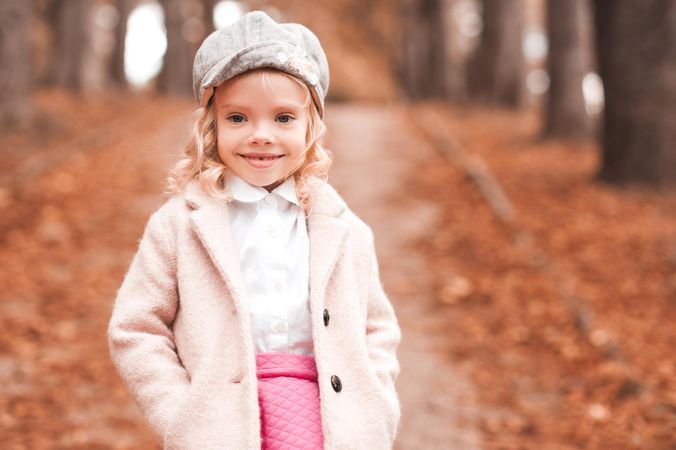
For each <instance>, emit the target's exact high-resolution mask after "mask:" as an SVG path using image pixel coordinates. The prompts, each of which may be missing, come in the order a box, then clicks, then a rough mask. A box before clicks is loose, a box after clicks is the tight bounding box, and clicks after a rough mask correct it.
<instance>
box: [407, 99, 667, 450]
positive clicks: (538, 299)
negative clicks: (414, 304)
mask: <svg viewBox="0 0 676 450" xmlns="http://www.w3.org/2000/svg"><path fill="white" fill-rule="evenodd" d="M430 109H432V110H434V111H435V112H436V113H437V114H438V115H440V116H441V117H443V122H444V123H445V125H446V127H447V132H449V133H450V134H451V135H452V137H453V140H452V142H451V144H452V145H453V146H454V147H455V148H450V144H449V145H446V148H444V145H443V144H440V143H439V139H441V140H442V141H443V137H442V138H440V137H439V136H438V135H442V134H443V133H441V132H440V131H439V130H436V131H435V130H431V131H430V129H429V127H426V126H425V125H426V124H424V123H420V120H421V117H426V116H424V115H423V114H422V113H423V112H429V110H430ZM411 117H412V120H413V121H414V122H417V126H418V128H419V130H420V132H421V133H422V134H423V135H425V137H427V138H428V139H431V140H433V141H435V142H437V145H438V156H439V158H438V159H436V158H432V159H430V160H429V161H428V162H427V163H426V164H424V165H423V166H422V167H420V170H419V172H418V173H416V174H415V176H414V180H413V182H414V183H416V185H417V186H419V188H420V189H421V190H422V191H423V192H424V193H425V195H427V196H429V197H431V198H434V199H435V200H436V201H437V202H438V203H439V204H440V205H442V209H443V213H442V215H441V217H440V219H439V221H438V224H437V226H436V229H435V230H434V232H433V233H431V234H430V236H429V238H428V239H425V240H424V242H423V245H424V246H425V248H426V249H427V251H428V254H429V256H430V258H432V259H433V260H434V264H435V267H436V270H435V271H436V274H437V280H438V286H437V288H438V303H437V305H435V306H434V307H433V308H434V310H435V311H436V313H438V314H443V315H444V316H445V317H446V318H447V321H448V322H447V323H448V333H449V339H448V349H449V359H450V361H451V362H452V364H454V365H460V366H462V367H464V368H465V369H466V370H467V373H468V374H470V378H471V379H472V380H473V381H474V382H475V383H476V384H477V390H478V392H479V393H480V397H481V401H482V402H483V403H484V406H488V407H490V406H493V407H494V410H493V411H492V412H490V409H489V410H488V411H489V412H488V413H484V414H482V417H481V419H480V422H481V424H482V431H483V432H484V439H485V445H486V448H501V449H522V448H523V449H578V448H585V449H610V448H612V449H632V448H645V449H655V450H667V449H673V448H675V446H676V359H675V358H674V349H675V348H676V332H675V328H674V323H676V195H674V194H673V193H671V194H669V193H656V192H650V191H648V190H645V189H641V188H638V187H629V188H616V187H612V186H608V185H603V184H600V183H598V182H595V181H594V176H595V173H596V171H597V166H598V164H599V157H598V153H597V149H596V147H595V146H593V145H591V144H572V143H568V144H566V143H562V142H543V141H540V140H538V138H537V134H538V121H537V120H536V118H535V117H533V116H530V115H517V114H513V113H506V112H504V111H496V110H486V109H477V108H471V107H462V108H461V107H457V108H451V107H444V106H439V105H427V106H422V107H419V108H417V109H416V110H413V111H412V113H411ZM435 134H436V135H437V136H435ZM458 149H461V150H462V152H464V156H465V157H467V156H468V155H475V156H478V157H480V158H481V160H482V161H483V162H484V163H485V165H486V166H487V167H488V168H489V170H490V172H492V174H493V175H494V178H495V179H496V180H498V182H499V183H500V184H501V186H502V188H503V189H504V192H505V193H506V195H507V197H508V198H509V199H510V200H511V202H512V205H513V207H514V211H515V214H514V216H513V220H511V221H501V220H498V218H497V217H496V215H495V214H493V212H492V210H491V209H490V208H488V206H487V205H488V204H487V202H486V199H485V197H483V196H482V195H481V194H480V189H479V188H478V186H477V184H476V183H474V182H473V181H472V179H471V178H470V177H469V176H468V175H467V171H465V170H462V166H463V164H462V163H461V162H458V161H456V159H457V158H450V162H449V159H448V158H445V157H444V156H445V155H447V154H449V153H452V152H453V151H454V150H455V151H457V150H458ZM484 411H486V410H485V409H484Z"/></svg>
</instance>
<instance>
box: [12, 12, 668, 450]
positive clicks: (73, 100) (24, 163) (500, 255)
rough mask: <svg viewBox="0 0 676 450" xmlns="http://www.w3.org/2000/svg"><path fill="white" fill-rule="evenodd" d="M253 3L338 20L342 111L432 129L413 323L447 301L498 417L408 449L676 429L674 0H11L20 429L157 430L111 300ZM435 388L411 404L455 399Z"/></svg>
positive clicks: (486, 414) (27, 440) (69, 437)
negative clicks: (113, 351) (219, 39)
mask: <svg viewBox="0 0 676 450" xmlns="http://www.w3.org/2000/svg"><path fill="white" fill-rule="evenodd" d="M253 9H262V10H265V11H266V12H268V13H269V14H270V15H271V16H273V17H274V18H276V19H277V20H280V21H292V22H301V23H303V24H305V25H307V26H308V27H309V28H310V29H312V30H313V31H314V32H315V33H316V34H317V35H318V36H319V38H320V40H321V42H322V44H323V46H324V48H325V50H326V52H327V55H328V58H329V64H330V69H331V84H330V88H329V96H328V101H329V102H331V103H332V104H333V105H334V106H333V107H334V108H336V111H343V114H346V116H348V117H349V115H350V113H351V112H353V111H362V110H361V109H358V108H361V107H362V106H363V105H368V108H369V109H368V111H370V112H369V114H371V115H372V116H374V117H375V116H378V117H383V118H385V117H388V118H389V117H395V116H391V115H389V114H391V111H396V117H397V121H396V122H395V121H392V122H390V123H391V128H389V129H386V130H384V134H387V133H389V132H391V133H392V135H393V136H398V134H397V133H401V132H402V131H401V130H403V129H405V130H407V131H406V133H407V134H406V136H408V137H407V139H409V140H407V141H406V142H407V144H406V145H414V146H416V148H417V146H419V148H420V151H419V152H418V153H419V156H420V157H419V158H418V159H416V160H415V161H410V162H407V163H406V164H409V166H407V167H408V169H407V172H408V175H407V176H406V177H402V179H401V180H399V181H400V183H401V184H402V185H403V188H404V190H405V192H406V193H405V195H406V196H408V197H407V198H408V199H409V200H411V201H419V202H423V201H426V202H431V203H432V204H433V205H434V207H435V208H436V211H437V213H436V218H435V221H434V223H433V226H431V227H430V228H429V229H427V230H424V232H422V233H421V232H420V230H419V231H418V233H417V234H416V238H415V240H414V242H412V243H411V247H410V249H409V250H410V251H411V252H419V253H420V254H421V255H422V257H423V258H424V260H425V262H426V264H427V266H426V267H428V272H429V276H430V277H431V278H430V282H429V283H426V285H425V286H424V287H419V289H421V290H425V292H428V291H429V292H428V297H423V296H422V295H421V296H420V299H423V298H425V300H424V301H423V300H420V302H421V304H424V310H423V313H421V314H423V316H420V317H418V316H415V317H413V316H411V317H402V318H401V320H402V323H404V324H406V323H408V322H407V321H410V322H414V321H417V322H420V323H426V322H425V321H426V320H432V319H431V317H432V316H434V317H435V319H434V320H437V321H438V320H441V322H434V323H435V324H436V325H435V326H437V328H436V329H435V330H429V333H430V334H434V333H436V335H440V336H443V342H444V346H443V349H442V350H441V354H442V355H443V364H444V366H443V367H445V368H447V369H448V371H449V372H448V373H451V371H458V372H460V373H462V374H464V376H466V377H467V379H469V380H470V381H471V382H472V384H473V386H474V388H475V390H476V392H477V395H476V396H471V398H470V397H467V398H464V397H463V398H458V399H457V403H458V405H461V406H463V407H464V408H466V409H463V410H462V411H465V412H464V413H460V416H463V414H464V415H467V416H468V417H467V418H465V419H464V420H466V423H464V425H463V424H462V423H461V425H460V426H459V427H460V428H463V427H475V428H476V430H477V433H478V436H479V437H478V438H473V440H472V442H465V443H464V444H460V443H455V441H453V442H454V444H453V445H451V444H450V442H451V441H450V440H449V441H447V442H448V443H449V444H448V446H446V445H444V444H439V443H438V442H437V443H433V442H432V441H429V442H426V441H425V440H424V438H421V436H425V432H426V430H424V429H423V428H424V426H420V427H419V428H420V429H418V430H415V429H413V428H414V427H413V426H405V427H404V428H403V429H402V439H401V440H400V443H399V444H398V445H399V448H411V449H413V448H416V449H417V448H449V449H450V448H486V449H526V448H527V449H577V448H589V449H592V448H594V449H634V448H645V449H655V450H673V449H676V359H675V358H674V349H676V332H675V331H674V330H675V329H676V327H675V326H674V324H675V323H676V1H674V0H643V1H639V0H549V1H547V0H315V1H312V2H303V1H299V0H279V1H263V0H251V1H219V0H158V1H154V0H91V1H86V0H2V1H0V167H2V171H1V172H0V267H2V270H1V271H0V288H1V289H0V327H2V332H1V333H0V381H2V383H1V384H2V386H3V387H2V388H0V393H1V395H0V441H1V442H3V444H2V446H3V448H7V449H34V448H35V449H37V448H40V449H42V448H82V449H85V448H86V449H94V448H154V447H152V446H153V445H154V444H152V442H153V441H152V438H151V436H150V435H149V434H148V430H147V429H144V428H143V425H142V423H141V421H140V418H139V416H138V412H136V410H134V409H133V407H132V406H131V401H130V399H129V397H128V396H127V394H126V393H125V391H124V389H123V387H122V386H121V384H120V382H119V380H118V379H117V378H116V375H115V373H114V371H113V369H112V364H111V363H110V361H109V360H108V355H107V350H106V343H105V336H104V334H105V326H106V321H107V319H108V315H109V312H110V307H111V306H112V305H111V303H110V302H111V301H112V299H113V297H114V292H115V289H116V288H117V287H118V285H119V283H120V282H121V279H122V278H121V277H122V275H123V274H124V270H125V268H126V264H128V262H129V258H130V256H131V254H132V252H133V250H134V246H135V243H136V241H135V240H136V239H137V238H138V237H140V234H139V233H140V230H142V225H143V222H144V220H145V218H146V217H147V213H148V212H149V211H150V210H152V208H153V206H156V205H157V194H158V193H159V192H160V189H161V186H162V185H161V182H162V179H163V176H164V174H165V172H166V168H168V167H169V165H170V163H171V161H172V160H173V159H175V157H176V155H177V153H178V152H179V151H180V147H181V145H183V144H184V143H185V142H186V140H187V134H186V132H187V121H188V120H189V115H190V111H191V110H192V109H194V101H193V100H192V99H191V96H192V91H191V86H192V80H191V69H192V62H193V56H194V54H195V51H196V49H197V47H198V46H199V44H200V43H201V41H202V40H203V39H204V38H205V37H206V36H207V35H208V34H209V33H210V32H212V31H213V30H214V29H217V28H219V27H222V26H224V25H226V24H228V23H230V22H231V21H234V20H236V19H237V17H239V15H241V14H242V13H243V12H245V11H248V10H253ZM352 105H356V106H352ZM359 105H362V106H359ZM350 108H357V109H350ZM331 114H332V106H329V108H328V112H327V115H328V120H329V123H331ZM355 120H356V119H355ZM388 120H389V119H388ZM341 123H342V120H341ZM346 124H347V125H346V127H347V129H349V128H350V126H352V125H356V124H355V123H352V124H350V123H349V122H346ZM359 129H360V130H362V131H360V132H359V133H357V132H355V133H354V135H353V136H352V137H351V139H354V140H362V139H364V140H366V139H367V137H368V138H369V139H371V138H373V139H376V141H373V142H381V141H377V139H382V138H379V137H377V136H376V137H373V136H371V134H374V135H375V133H374V132H373V130H371V131H369V130H368V129H366V130H365V131H363V130H364V128H363V127H361V128H359ZM329 130H330V132H329V147H330V148H333V147H340V145H335V146H334V145H332V141H331V130H332V128H331V127H329ZM388 130H389V131H388ZM381 131H382V130H381ZM360 133H362V134H360ZM381 134H382V133H381ZM367 135H368V136H367ZM369 142H371V141H369ZM402 142H403V141H402ZM336 144H337V142H336ZM344 145H345V146H346V147H349V146H350V142H347V141H346V142H345V144H344ZM401 145H402V146H403V145H404V144H403V143H402V144H401ZM167 147H171V149H172V151H174V150H175V151H174V152H173V153H172V154H169V153H167V152H166V151H164V152H162V151H161V150H162V149H163V148H167ZM146 148H157V149H159V150H154V151H146V150H145V149H146ZM393 148H396V146H395V147H393ZM424 148H427V149H429V151H427V150H425V151H424V150H423V149H424ZM426 151H427V153H425V152H426ZM414 153H415V152H414ZM401 154H405V152H404V151H403V150H402V152H401ZM339 156H340V155H337V159H339ZM392 157H393V158H396V157H397V156H396V154H394V156H392ZM354 183H355V186H358V187H359V189H363V190H368V189H369V180H368V179H361V180H357V181H355V182H354ZM131 189H133V190H131ZM402 195H404V194H402ZM132 197H133V198H132ZM415 199H418V200H415ZM392 201H393V202H395V204H396V201H397V200H392ZM400 201H402V202H403V203H402V205H404V204H405V199H403V200H400ZM400 211H401V212H402V215H405V214H406V207H405V206H401V207H400ZM131 217H133V219H131ZM390 219H392V220H395V219H394V218H390ZM384 226H387V225H384ZM376 229H377V227H376ZM376 235H378V233H377V232H376ZM409 250H407V251H409ZM398 257H400V258H406V257H407V254H406V252H404V251H402V252H400V254H399V255H398ZM392 258H393V259H396V258H397V255H395V256H393V257H392ZM383 266H384V271H385V272H386V271H387V267H388V262H387V261H386V262H384V264H383ZM385 284H386V286H390V287H391V289H390V290H391V292H392V295H393V298H394V302H395V306H396V303H397V298H398V296H400V295H401V296H405V293H407V292H409V293H410V292H413V291H415V289H413V291H411V289H412V288H411V287H410V286H403V285H402V283H401V282H399V283H397V280H392V281H388V280H387V276H386V280H385ZM416 289H418V288H416ZM415 292H418V291H415ZM421 292H422V291H421ZM402 298H403V297H402ZM399 301H401V300H399ZM411 314H413V313H411ZM404 331H405V332H406V328H405V327H404ZM404 336H406V334H405V335H404ZM407 364H408V363H407V361H406V360H404V364H403V369H404V371H406V370H411V371H413V372H415V368H414V364H415V363H414V362H413V363H410V364H408V365H407ZM444 376H445V373H444V372H440V373H438V377H444ZM412 379H413V380H414V379H415V377H413V378H412ZM401 390H402V391H403V394H402V395H403V396H404V397H406V396H407V395H411V396H413V395H414V394H412V393H411V394H407V393H406V390H407V387H406V386H401ZM416 392H417V391H416ZM415 395H419V394H417V393H416V394H415ZM423 395H424V396H429V397H430V398H432V397H434V396H435V392H434V391H433V390H430V391H428V392H424V394H423ZM406 402H407V400H406V398H404V406H406V405H407V403H406ZM411 404H414V403H411ZM421 404H422V406H421V407H420V408H421V409H419V410H415V409H413V410H411V409H409V410H406V409H405V410H404V421H406V420H409V419H406V417H407V415H409V416H410V415H416V414H422V415H423V416H424V415H425V414H429V415H430V416H433V415H437V416H440V417H443V415H444V414H446V412H445V411H446V409H449V410H450V409H453V408H455V407H456V406H454V405H442V406H439V405H437V406H434V407H433V406H429V405H428V406H425V403H424V402H423V403H421ZM416 405H417V403H416ZM435 408H436V409H435ZM469 416H471V417H469ZM405 423H406V422H405ZM408 423H415V422H414V421H413V420H412V419H411V420H410V422H408ZM451 428H452V427H450V425H449V430H450V429H451ZM444 432H445V431H439V433H440V434H439V435H441V434H443V433H444ZM416 433H418V434H416ZM449 433H453V431H452V430H451V431H449ZM407 436H408V437H407ZM411 442H417V444H408V443H411Z"/></svg>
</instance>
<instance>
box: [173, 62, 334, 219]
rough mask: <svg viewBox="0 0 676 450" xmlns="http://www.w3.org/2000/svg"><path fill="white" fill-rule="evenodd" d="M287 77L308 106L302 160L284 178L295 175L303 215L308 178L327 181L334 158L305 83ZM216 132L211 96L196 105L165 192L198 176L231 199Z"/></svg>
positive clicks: (308, 201)
mask: <svg viewBox="0 0 676 450" xmlns="http://www.w3.org/2000/svg"><path fill="white" fill-rule="evenodd" d="M285 75H286V74H285ZM288 77H289V78H290V79H292V80H293V81H294V82H296V83H298V84H299V85H301V86H303V87H304V88H305V90H306V94H307V98H306V102H305V107H306V108H307V110H308V115H309V123H308V129H307V133H306V139H305V142H306V147H305V149H304V158H303V161H302V163H301V164H300V165H299V166H297V167H296V168H292V169H291V173H288V174H286V176H285V177H284V178H286V177H288V176H293V177H294V178H295V181H296V195H297V196H298V200H299V202H300V204H301V206H302V208H303V210H304V211H305V213H306V215H309V214H310V212H311V208H312V206H311V202H312V199H311V197H312V192H311V191H310V185H311V180H312V179H313V178H315V179H320V180H323V181H326V180H327V179H328V171H329V168H330V167H331V163H332V161H333V158H332V155H331V152H330V151H329V150H328V149H326V148H325V147H324V146H323V140H324V136H325V134H326V126H325V125H324V122H323V120H322V119H321V117H320V116H319V111H318V110H317V108H316V106H315V105H314V103H313V102H312V97H311V96H310V92H309V90H308V88H307V86H306V85H305V84H304V83H303V82H302V81H301V80H298V79H297V78H295V77H292V76H290V75H289V76H288ZM214 97H215V95H214ZM217 136H218V132H217V128H216V108H215V106H214V98H213V97H212V98H211V99H210V100H209V103H208V104H207V106H205V107H200V108H198V109H197V110H196V111H195V112H194V114H193V119H192V128H191V136H190V140H189V142H188V144H187V146H186V148H185V151H184V153H183V155H182V157H181V158H180V159H179V160H178V161H177V162H176V163H175V164H174V166H173V167H172V168H171V170H170V174H169V176H168V179H167V183H166V189H165V192H164V195H165V196H173V195H176V194H179V193H181V192H182V191H183V190H184V189H185V187H186V186H187V184H188V183H189V182H190V181H192V180H193V179H195V178H197V179H198V180H199V183H200V186H201V188H202V190H203V191H204V192H205V193H207V194H208V195H211V196H212V197H215V198H218V199H221V200H224V201H225V202H227V203H230V202H231V201H232V193H231V192H230V190H229V189H228V188H227V187H226V184H225V177H226V173H227V171H228V166H227V165H226V164H225V163H224V162H223V160H222V159H221V157H220V156H219V155H218V147H217Z"/></svg>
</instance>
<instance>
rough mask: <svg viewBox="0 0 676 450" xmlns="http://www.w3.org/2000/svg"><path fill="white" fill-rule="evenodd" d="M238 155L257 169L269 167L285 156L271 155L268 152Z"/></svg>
mask: <svg viewBox="0 0 676 450" xmlns="http://www.w3.org/2000/svg"><path fill="white" fill-rule="evenodd" d="M237 156H241V157H242V158H244V159H245V160H246V162H248V163H249V164H250V165H251V166H253V167H255V168H256V169H267V168H268V167H271V166H272V165H274V164H275V162H276V161H277V160H278V159H281V158H283V157H284V155H269V154H267V153H247V154H242V153H238V154H237Z"/></svg>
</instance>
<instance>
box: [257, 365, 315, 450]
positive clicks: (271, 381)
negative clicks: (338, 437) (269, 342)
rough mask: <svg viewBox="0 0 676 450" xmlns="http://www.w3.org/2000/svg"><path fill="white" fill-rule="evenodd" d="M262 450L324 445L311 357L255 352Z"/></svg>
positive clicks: (299, 449) (309, 449) (303, 449)
mask: <svg viewBox="0 0 676 450" xmlns="http://www.w3.org/2000/svg"><path fill="white" fill-rule="evenodd" d="M256 376H257V377H258V402H259V405H260V410H261V439H262V450H321V449H323V448H324V438H323V435H322V422H321V413H320V409H319V386H318V384H317V367H316V365H315V360H314V357H312V356H307V355H294V354H290V353H280V352H272V353H259V354H257V355H256Z"/></svg>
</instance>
